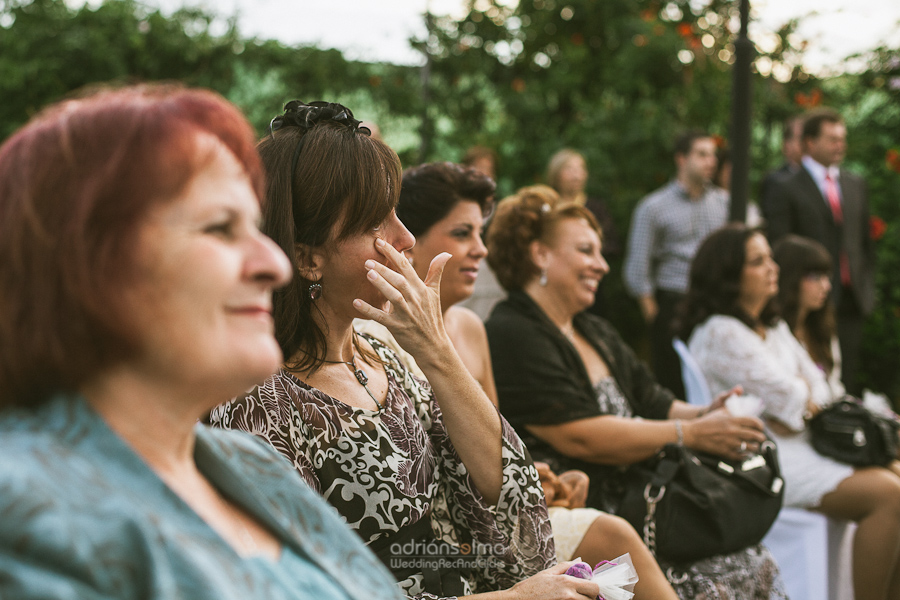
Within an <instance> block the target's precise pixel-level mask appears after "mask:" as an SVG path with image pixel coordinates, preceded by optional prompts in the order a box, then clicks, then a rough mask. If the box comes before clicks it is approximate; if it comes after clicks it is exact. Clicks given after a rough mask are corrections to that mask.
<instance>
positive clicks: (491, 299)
mask: <svg viewBox="0 0 900 600" xmlns="http://www.w3.org/2000/svg"><path fill="white" fill-rule="evenodd" d="M461 163H462V164H463V165H466V166H469V167H472V168H473V169H475V170H476V171H478V172H479V173H482V174H484V175H487V176H488V177H490V178H491V179H493V180H494V183H496V182H497V153H496V152H494V151H493V150H492V149H490V148H487V147H485V146H472V147H470V148H469V149H468V150H466V153H465V155H464V156H463V159H462V161H461ZM490 218H491V215H490V214H487V215H485V225H484V229H485V230H486V229H487V228H488V227H489V226H490ZM482 233H483V232H482ZM504 298H506V292H505V291H503V288H502V287H501V286H500V283H499V282H498V281H497V276H496V275H494V272H493V271H492V270H491V267H490V265H488V264H487V263H485V262H482V264H481V271H480V273H479V277H478V278H477V279H476V280H475V287H474V288H473V289H472V294H471V295H470V296H469V297H468V298H466V299H464V300H463V301H462V302H461V303H460V306H462V307H465V308H468V309H469V310H471V311H472V312H474V313H475V314H476V315H478V318H480V319H481V320H482V321H483V320H485V319H487V317H488V315H489V314H491V310H492V309H493V308H494V305H495V304H497V303H498V302H500V301H501V300H503V299H504Z"/></svg>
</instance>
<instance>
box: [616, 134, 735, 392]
mask: <svg viewBox="0 0 900 600" xmlns="http://www.w3.org/2000/svg"><path fill="white" fill-rule="evenodd" d="M674 158H675V166H676V169H677V171H676V174H675V179H673V180H672V181H671V182H670V183H669V184H668V185H666V186H665V187H663V188H661V189H659V190H656V191H655V192H653V193H651V194H650V195H648V196H646V197H645V198H644V199H642V200H641V201H640V202H639V203H638V205H637V207H636V208H635V210H634V215H633V217H632V219H631V231H630V232H629V234H628V249H627V251H626V255H625V267H624V274H623V277H624V279H625V287H627V288H628V291H629V293H630V294H631V295H632V296H633V297H635V298H636V299H637V301H638V305H639V306H640V308H641V314H642V315H643V316H644V321H645V322H646V323H647V325H648V326H649V327H650V351H651V358H652V366H653V373H654V374H655V375H656V378H657V379H658V380H659V382H660V384H661V385H662V386H663V387H665V388H667V389H669V390H672V391H673V392H674V393H675V395H676V396H678V397H684V383H683V382H682V380H681V361H680V360H679V359H678V355H677V354H675V350H674V349H673V348H672V339H673V338H674V336H675V334H674V330H673V326H674V321H675V312H676V307H677V306H678V304H679V303H680V302H681V301H682V299H683V298H684V294H685V292H686V291H687V287H688V273H689V272H690V268H691V261H692V260H693V258H694V254H695V253H696V252H697V247H698V246H699V245H700V242H702V241H703V239H704V238H705V237H706V236H707V235H709V234H710V233H712V232H713V231H715V230H716V229H718V228H719V227H721V226H722V225H724V224H725V222H726V221H727V220H728V193H727V192H726V191H725V190H723V189H721V188H719V187H718V186H716V185H713V183H712V178H713V176H714V175H715V172H716V140H715V138H714V137H713V136H711V135H709V134H708V133H705V132H703V131H688V132H685V133H683V134H681V135H680V136H678V138H677V139H676V140H675V147H674Z"/></svg>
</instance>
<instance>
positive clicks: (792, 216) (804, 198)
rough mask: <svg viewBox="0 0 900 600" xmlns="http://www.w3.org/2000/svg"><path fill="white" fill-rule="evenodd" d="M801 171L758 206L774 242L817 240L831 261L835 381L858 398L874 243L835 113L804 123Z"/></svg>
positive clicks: (862, 190) (861, 184) (863, 191)
mask: <svg viewBox="0 0 900 600" xmlns="http://www.w3.org/2000/svg"><path fill="white" fill-rule="evenodd" d="M802 143H803V158H802V159H801V168H800V169H799V170H797V172H795V173H794V174H792V175H790V176H789V177H786V178H783V179H779V180H778V181H777V182H776V183H775V185H773V187H772V193H771V195H770V199H769V200H767V201H766V203H765V204H764V206H763V208H765V209H766V210H767V211H768V212H767V214H766V215H765V217H766V222H767V234H768V236H769V240H770V241H771V242H772V243H773V244H774V243H775V242H777V241H778V240H779V239H781V237H782V236H784V235H787V234H789V233H793V234H796V235H802V236H804V237H808V238H811V239H814V240H816V241H817V242H819V243H820V244H822V245H823V246H825V248H826V249H827V250H828V252H829V253H830V254H831V256H832V259H833V260H834V265H833V268H832V275H831V277H832V281H831V297H832V299H833V301H834V306H835V315H836V317H837V331H838V341H839V343H840V345H841V358H842V361H843V364H842V375H841V376H842V378H843V379H842V380H843V383H844V387H846V388H847V391H848V392H849V393H850V394H853V395H855V396H860V395H861V394H862V382H861V381H860V377H859V375H860V367H861V365H860V361H861V358H862V357H861V352H862V343H863V329H864V325H865V318H866V316H867V315H869V314H870V313H871V312H872V311H873V310H874V308H875V267H876V265H875V244H874V241H873V239H872V236H871V233H870V232H871V229H870V220H869V219H870V217H869V198H868V191H867V186H866V182H865V181H864V180H863V179H862V177H860V176H858V175H856V174H854V173H852V172H849V171H847V170H846V169H844V168H843V167H841V164H842V162H843V160H844V156H845V155H846V152H847V126H846V125H845V124H844V120H843V118H842V117H841V115H840V114H838V113H837V112H835V111H833V110H830V109H821V110H818V111H816V112H814V113H811V114H809V115H808V116H807V117H806V119H805V120H804V121H803V138H802Z"/></svg>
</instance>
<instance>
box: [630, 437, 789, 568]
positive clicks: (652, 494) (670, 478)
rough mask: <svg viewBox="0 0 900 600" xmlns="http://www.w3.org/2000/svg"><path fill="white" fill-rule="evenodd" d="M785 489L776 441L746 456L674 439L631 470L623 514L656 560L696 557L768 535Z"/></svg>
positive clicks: (742, 545) (681, 560) (743, 545)
mask: <svg viewBox="0 0 900 600" xmlns="http://www.w3.org/2000/svg"><path fill="white" fill-rule="evenodd" d="M783 488H784V481H783V480H782V479H781V468H780V466H779V464H778V452H777V448H776V446H775V443H774V442H772V441H771V440H767V441H765V442H763V443H762V444H761V446H760V452H759V454H754V455H752V456H750V457H748V458H746V459H745V460H742V461H730V460H725V459H722V458H719V457H717V456H713V455H711V454H706V453H702V452H696V453H695V452H693V451H691V450H689V449H687V448H685V447H684V446H679V445H677V444H668V445H666V446H665V447H664V448H663V449H662V450H661V451H660V452H659V454H657V456H656V457H654V458H652V459H650V460H649V461H644V462H641V463H638V464H637V465H634V466H633V467H632V468H631V469H630V470H629V474H628V476H627V478H626V492H625V496H624V498H623V501H622V503H621V505H620V507H619V512H618V514H619V516H621V517H623V518H625V520H627V521H628V522H629V523H631V524H632V525H633V526H634V528H635V529H637V530H638V531H639V532H642V533H643V538H644V543H646V544H647V547H648V548H650V551H651V552H653V554H654V555H655V556H656V557H657V558H661V559H663V560H666V561H668V562H671V563H674V564H678V563H686V562H693V561H696V560H699V559H702V558H707V557H710V556H716V555H719V554H729V553H732V552H737V551H738V550H741V549H743V548H746V547H748V546H752V545H755V544H758V543H759V542H760V541H762V539H763V537H765V535H766V532H768V531H769V528H770V527H771V526H772V523H773V522H774V521H775V518H776V517H777V516H778V511H780V510H781V503H782V500H783V497H784V490H783Z"/></svg>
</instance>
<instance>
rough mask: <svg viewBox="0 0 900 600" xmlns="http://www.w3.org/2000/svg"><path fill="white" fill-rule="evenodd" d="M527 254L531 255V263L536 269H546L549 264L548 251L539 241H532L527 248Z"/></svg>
mask: <svg viewBox="0 0 900 600" xmlns="http://www.w3.org/2000/svg"><path fill="white" fill-rule="evenodd" d="M528 252H529V254H530V255H531V262H533V263H534V266H536V267H537V268H538V269H540V270H543V269H546V268H547V266H548V264H549V262H550V256H549V255H550V249H549V248H547V245H546V244H544V242H542V241H541V240H534V241H533V242H531V244H529V246H528Z"/></svg>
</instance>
